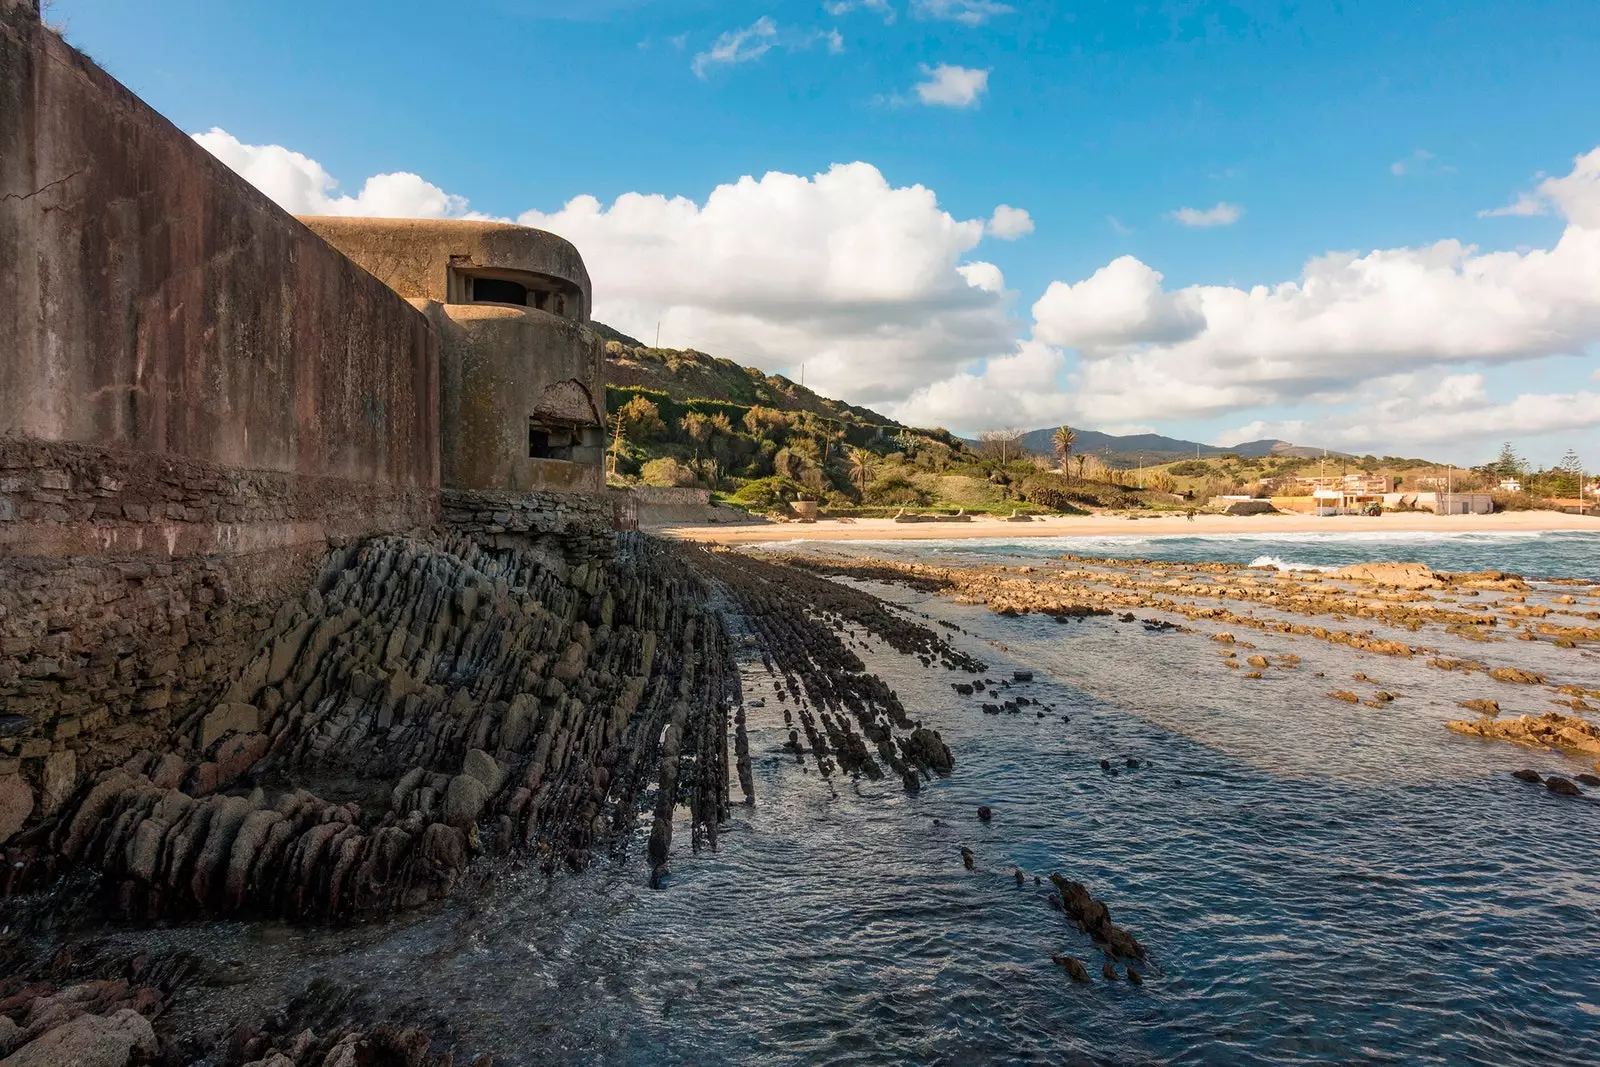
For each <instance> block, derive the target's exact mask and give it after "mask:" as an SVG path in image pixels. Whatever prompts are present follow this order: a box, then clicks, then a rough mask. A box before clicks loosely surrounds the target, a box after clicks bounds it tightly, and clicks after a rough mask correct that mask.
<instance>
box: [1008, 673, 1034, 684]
mask: <svg viewBox="0 0 1600 1067" xmlns="http://www.w3.org/2000/svg"><path fill="white" fill-rule="evenodd" d="M1011 677H1012V679H1014V680H1015V681H1018V682H1031V681H1033V672H1032V671H1012V672H1011Z"/></svg>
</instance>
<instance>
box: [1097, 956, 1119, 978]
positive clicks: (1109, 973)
mask: <svg viewBox="0 0 1600 1067" xmlns="http://www.w3.org/2000/svg"><path fill="white" fill-rule="evenodd" d="M1100 973H1101V974H1102V975H1104V976H1105V979H1106V981H1108V982H1115V981H1116V980H1117V969H1116V968H1115V967H1113V966H1111V961H1110V960H1106V962H1105V963H1103V964H1101V965H1100Z"/></svg>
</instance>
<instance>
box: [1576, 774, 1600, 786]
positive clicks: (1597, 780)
mask: <svg viewBox="0 0 1600 1067" xmlns="http://www.w3.org/2000/svg"><path fill="white" fill-rule="evenodd" d="M1578 781H1580V782H1582V783H1583V784H1584V785H1590V786H1593V785H1600V777H1597V776H1595V775H1592V774H1580V775H1578Z"/></svg>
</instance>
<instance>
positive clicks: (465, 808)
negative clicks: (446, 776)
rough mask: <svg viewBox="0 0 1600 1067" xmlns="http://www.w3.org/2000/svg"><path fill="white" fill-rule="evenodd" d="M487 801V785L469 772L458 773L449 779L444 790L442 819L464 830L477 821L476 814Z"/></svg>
mask: <svg viewBox="0 0 1600 1067" xmlns="http://www.w3.org/2000/svg"><path fill="white" fill-rule="evenodd" d="M488 802H489V788H488V786H486V785H484V784H483V783H482V782H480V781H479V780H478V779H476V778H474V777H473V776H472V775H470V774H458V775H456V776H455V777H454V778H452V779H450V785H449V786H448V787H447V788H446V789H445V791H444V821H445V822H447V823H449V824H450V825H451V826H454V827H455V828H456V829H458V830H465V829H467V828H468V827H469V826H471V825H472V824H473V823H475V822H477V821H478V815H479V814H480V813H481V812H482V811H483V806H484V805H485V804H487V803H488Z"/></svg>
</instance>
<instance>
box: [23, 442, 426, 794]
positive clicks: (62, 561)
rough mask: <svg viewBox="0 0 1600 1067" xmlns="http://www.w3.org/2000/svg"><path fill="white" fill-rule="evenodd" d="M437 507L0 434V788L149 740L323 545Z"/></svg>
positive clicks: (293, 478) (406, 497)
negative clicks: (8, 777)
mask: <svg viewBox="0 0 1600 1067" xmlns="http://www.w3.org/2000/svg"><path fill="white" fill-rule="evenodd" d="M437 507H438V500H437V491H436V490H432V489H408V488H404V487H397V486H386V485H380V484H374V483H368V482H352V481H347V480H343V479H333V478H319V477H313V476H308V475H300V474H295V473H290V472H281V471H247V470H240V469H238V468H231V467H223V466H221V465H218V464H213V463H204V462H201V461H198V460H192V459H185V458H182V457H176V456H167V455H159V454H154V453H141V452H112V451H108V450H106V449H101V448H96V447H94V446H89V445H79V444H73V443H61V442H41V441H35V440H27V439H20V438H5V437H0V778H3V777H4V776H5V774H6V773H7V772H8V771H17V770H20V771H22V772H23V773H24V775H25V776H26V777H27V779H28V780H29V781H30V782H31V783H33V786H34V788H35V791H36V792H38V790H39V789H42V783H43V781H44V778H45V771H46V767H47V765H48V763H49V761H50V760H51V759H54V760H56V761H57V763H56V767H57V768H58V770H59V768H60V767H61V766H63V765H64V764H63V762H62V761H63V760H65V759H66V756H65V755H64V754H66V753H71V754H72V759H73V761H74V762H73V766H79V765H81V766H83V767H85V768H88V769H94V768H96V767H100V766H106V765H109V763H115V762H117V760H118V759H119V758H120V757H123V756H124V755H125V753H126V752H127V751H130V750H131V748H130V746H134V745H136V744H139V743H147V742H148V741H149V740H150V739H151V738H152V737H156V736H159V735H160V734H161V732H162V731H164V730H165V729H166V727H167V725H168V724H169V716H172V715H181V714H183V713H184V712H185V711H186V710H187V709H188V708H189V707H190V706H191V705H192V704H193V703H194V702H196V701H200V700H204V699H207V698H208V697H210V696H212V695H214V693H215V691H216V690H217V688H218V687H219V686H220V685H221V684H222V683H223V681H224V680H225V679H226V678H227V677H228V675H229V674H230V673H231V672H232V671H233V670H235V669H236V668H237V666H238V664H239V663H240V662H241V661H242V659H243V658H244V657H245V656H247V655H248V654H249V653H250V652H251V651H252V650H253V648H254V646H255V643H256V641H257V640H258V638H259V636H260V634H261V633H263V632H264V631H265V630H266V628H267V627H268V626H269V624H270V623H271V622H272V620H273V617H274V615H275V613H276V611H277V610H278V608H279V607H280V605H281V604H282V603H283V602H284V601H286V600H293V599H295V598H298V597H299V596H300V595H301V594H303V593H304V591H305V589H306V587H307V585H308V583H309V582H310V581H311V580H312V578H313V576H314V575H315V573H316V570H317V568H318V567H319V566H320V565H321V563H322V560H323V559H324V557H325V556H326V554H327V552H328V548H329V546H330V545H333V544H338V543H341V542H343V541H346V540H352V539H355V538H357V537H360V536H362V535H365V534H367V533H369V532H371V531H372V530H373V529H374V528H378V529H386V530H394V531H408V530H411V529H413V528H418V527H423V526H427V525H430V524H431V523H432V522H433V521H434V518H435V516H436V513H437ZM419 517H420V519H421V521H420V522H419ZM40 795H43V794H42V793H40Z"/></svg>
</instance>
